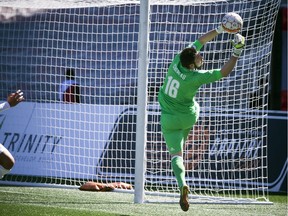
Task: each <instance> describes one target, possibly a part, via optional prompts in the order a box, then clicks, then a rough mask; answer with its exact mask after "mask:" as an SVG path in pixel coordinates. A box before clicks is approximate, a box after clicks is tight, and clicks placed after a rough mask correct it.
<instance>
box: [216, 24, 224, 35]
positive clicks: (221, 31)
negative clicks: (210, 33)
mask: <svg viewBox="0 0 288 216" xmlns="http://www.w3.org/2000/svg"><path fill="white" fill-rule="evenodd" d="M215 30H216V32H217V33H218V34H221V33H223V32H224V33H225V30H224V28H223V26H222V24H221V25H219V26H218V27H217V28H216V29H215Z"/></svg>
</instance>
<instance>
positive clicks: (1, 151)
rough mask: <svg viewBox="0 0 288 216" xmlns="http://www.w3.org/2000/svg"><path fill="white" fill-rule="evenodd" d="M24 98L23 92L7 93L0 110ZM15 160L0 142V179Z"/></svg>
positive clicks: (8, 170)
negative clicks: (5, 100)
mask: <svg viewBox="0 0 288 216" xmlns="http://www.w3.org/2000/svg"><path fill="white" fill-rule="evenodd" d="M23 100H24V97H23V92H22V91H21V90H18V91H17V92H15V93H11V94H9V95H8V98H7V102H4V103H1V104H0V111H2V110H5V109H9V108H10V107H14V106H16V105H17V104H18V103H20V102H21V101H23ZM14 163H15V160H14V157H13V156H12V155H11V153H10V152H9V151H8V150H7V149H6V148H5V147H4V146H3V145H2V144H1V143H0V179H2V178H3V176H4V175H5V174H7V173H9V172H10V170H11V169H12V167H13V166H14Z"/></svg>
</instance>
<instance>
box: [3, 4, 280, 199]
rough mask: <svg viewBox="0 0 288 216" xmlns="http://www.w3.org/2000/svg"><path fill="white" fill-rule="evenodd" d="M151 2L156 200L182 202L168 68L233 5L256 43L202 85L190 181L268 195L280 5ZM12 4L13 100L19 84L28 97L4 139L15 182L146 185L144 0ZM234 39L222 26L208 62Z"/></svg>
mask: <svg viewBox="0 0 288 216" xmlns="http://www.w3.org/2000/svg"><path fill="white" fill-rule="evenodd" d="M150 3H151V6H150V15H149V17H150V21H149V25H150V26H149V27H150V34H149V67H148V77H149V80H148V101H147V104H148V105H149V106H148V122H147V124H148V125H147V144H146V145H147V146H146V157H147V170H146V173H145V177H146V180H145V191H146V193H147V196H146V199H147V200H148V201H151V200H156V201H167V202H178V192H179V191H178V188H177V185H176V182H175V177H174V176H173V174H172V171H171V167H170V156H169V155H168V152H167V150H166V145H165V143H164V142H163V138H162V135H161V131H160V125H159V114H160V113H159V106H158V102H157V92H158V89H159V87H160V86H161V84H162V81H163V79H164V77H165V74H166V71H167V68H168V65H169V63H170V62H171V60H172V58H173V56H174V55H175V54H176V53H178V52H179V51H180V50H181V49H183V48H184V47H185V46H187V44H188V43H190V42H192V41H194V40H196V39H197V38H198V37H199V36H201V35H202V34H203V33H205V32H207V31H208V30H211V29H213V28H215V27H217V26H218V24H219V22H220V20H221V18H222V17H223V16H224V14H226V13H227V12H231V11H234V12H236V13H238V14H240V15H241V16H242V18H243V21H244V27H243V30H242V34H243V35H244V36H245V37H246V41H247V45H246V48H245V50H244V53H243V55H242V56H241V59H240V60H239V61H238V64H237V67H236V68H235V73H232V74H231V75H230V76H229V77H227V78H225V79H222V80H221V81H219V82H216V83H214V84H210V85H206V86H203V87H202V88H201V89H200V90H199V93H198V95H197V101H198V102H199V103H200V105H201V111H202V112H201V116H200V119H199V122H198V123H197V125H196V126H195V128H194V129H193V130H192V131H191V134H190V136H189V139H188V142H187V147H186V151H185V164H186V168H187V182H188V183H189V186H190V188H191V190H192V198H193V200H192V201H195V202H198V201H199V202H227V201H229V202H230V201H231V200H232V202H239V200H240V201H241V200H244V202H245V201H249V202H251V201H256V200H257V199H261V198H265V197H267V196H266V195H267V194H266V193H267V161H266V160H267V154H266V148H267V142H266V138H267V132H266V130H267V122H266V118H265V117H266V109H267V98H268V80H269V72H270V58H271V50H272V41H273V31H274V27H275V20H276V15H277V12H278V7H279V4H280V2H279V1H278V0H269V1H261V0H256V1H253V2H251V1H246V0H242V1H195V2H193V3H191V1H165V2H164V1H150ZM0 6H2V7H1V8H0V9H1V19H0V21H1V23H0V30H1V31H0V41H1V42H0V48H1V51H0V63H1V73H0V89H1V91H0V94H1V98H6V96H7V94H8V93H9V92H11V91H14V90H15V89H18V88H21V89H22V90H23V91H24V92H25V97H26V102H24V103H23V104H22V105H21V106H20V105H19V107H15V109H13V110H9V111H8V112H6V113H5V116H7V118H9V119H11V124H9V125H6V124H3V127H2V129H3V130H1V134H0V138H1V140H0V142H2V143H3V144H4V145H5V146H6V147H7V148H8V149H9V150H10V151H11V152H12V154H13V155H14V156H15V159H16V161H18V162H17V164H16V165H15V168H14V169H13V171H12V172H11V175H7V176H6V177H5V179H4V180H6V181H14V182H28V183H44V184H57V185H67V186H68V185H74V186H79V185H80V184H82V183H83V182H85V181H88V180H93V181H98V182H115V181H122V182H126V183H131V184H134V172H135V167H134V166H135V142H136V137H135V136H136V134H135V132H136V114H137V112H136V104H137V82H138V81H137V77H138V75H137V74H138V54H139V50H138V33H139V14H140V5H139V1H34V2H33V1H20V2H17V1H11V0H10V1H1V2H0ZM268 14H269V15H268ZM231 38H232V36H231V35H228V34H222V35H219V36H218V37H217V38H216V39H215V40H213V41H211V42H209V43H208V44H207V45H205V46H204V47H203V49H202V51H201V52H202V55H203V57H204V59H205V64H204V69H212V68H221V66H222V65H223V64H224V63H225V62H226V61H227V60H228V59H229V57H230V56H231V53H232V47H231V45H230V43H229V41H230V39H231ZM67 68H72V69H74V71H75V80H76V81H77V83H79V84H80V103H76V104H65V103H62V102H60V101H59V87H60V84H61V82H62V81H63V80H64V79H65V76H64V74H65V71H66V69H67ZM138 100H139V98H138ZM15 110H16V111H17V112H18V113H23V112H24V115H25V116H24V117H23V116H17V118H18V119H21V120H22V122H21V124H19V122H18V121H17V119H15ZM23 110H24V111H23ZM15 128H16V129H15ZM150 195H156V196H153V198H151V197H150ZM159 195H161V196H159ZM194 198H195V200H194Z"/></svg>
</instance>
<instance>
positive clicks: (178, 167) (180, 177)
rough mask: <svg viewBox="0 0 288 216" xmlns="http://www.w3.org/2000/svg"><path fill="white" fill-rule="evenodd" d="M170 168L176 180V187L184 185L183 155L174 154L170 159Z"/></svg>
mask: <svg viewBox="0 0 288 216" xmlns="http://www.w3.org/2000/svg"><path fill="white" fill-rule="evenodd" d="M171 164H172V169H173V172H174V175H175V177H176V179H177V182H178V187H179V188H181V187H183V186H184V185H186V180H185V166H184V163H183V157H182V156H179V155H175V156H173V157H172V159H171Z"/></svg>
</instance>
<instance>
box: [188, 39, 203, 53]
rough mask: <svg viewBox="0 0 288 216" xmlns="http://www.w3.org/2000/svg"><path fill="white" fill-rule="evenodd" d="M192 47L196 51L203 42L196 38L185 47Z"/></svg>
mask: <svg viewBox="0 0 288 216" xmlns="http://www.w3.org/2000/svg"><path fill="white" fill-rule="evenodd" d="M190 47H194V48H195V49H196V50H197V51H198V52H199V51H200V50H201V49H202V47H203V44H201V43H200V41H198V40H196V41H194V42H193V43H191V44H189V45H188V47H187V48H190Z"/></svg>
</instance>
